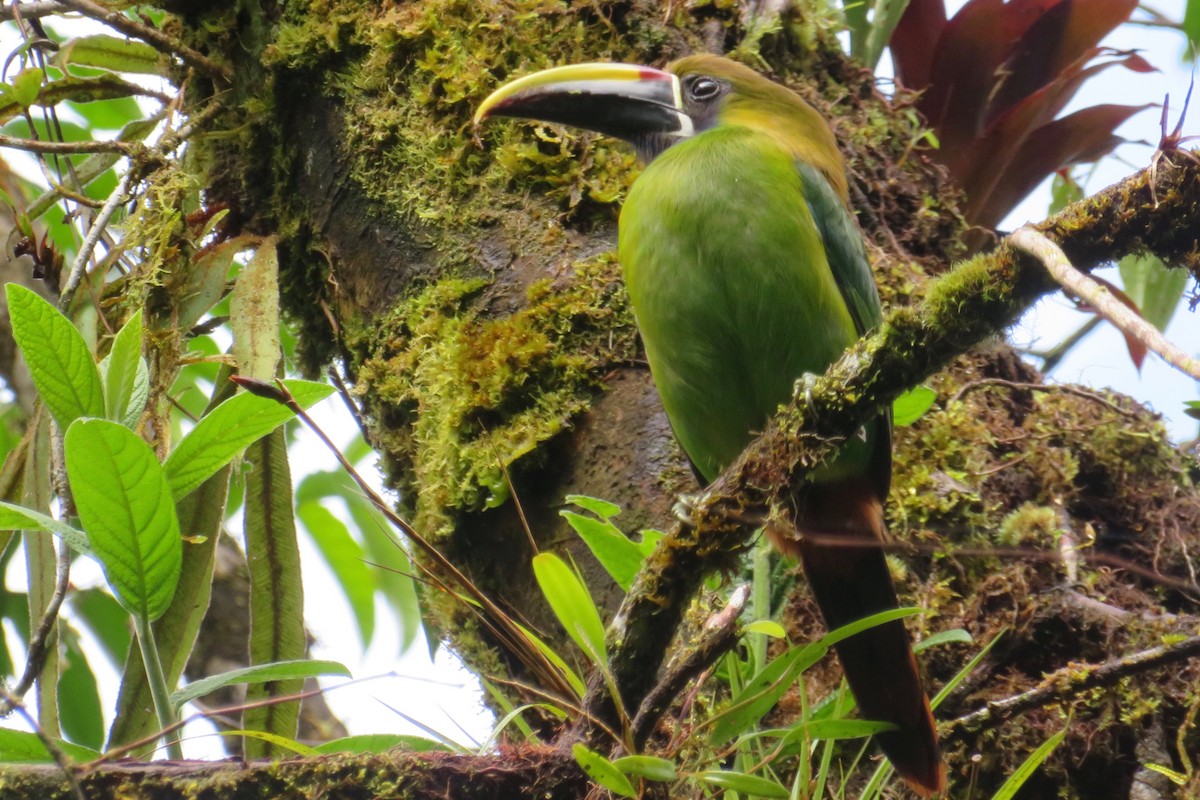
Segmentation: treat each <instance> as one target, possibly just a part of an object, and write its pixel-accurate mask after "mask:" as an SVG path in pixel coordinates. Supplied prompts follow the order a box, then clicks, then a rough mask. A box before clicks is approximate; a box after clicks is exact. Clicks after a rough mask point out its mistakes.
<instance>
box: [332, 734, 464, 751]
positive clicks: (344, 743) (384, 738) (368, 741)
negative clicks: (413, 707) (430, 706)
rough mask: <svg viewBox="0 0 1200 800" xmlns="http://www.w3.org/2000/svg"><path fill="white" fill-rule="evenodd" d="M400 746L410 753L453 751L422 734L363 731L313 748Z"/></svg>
mask: <svg viewBox="0 0 1200 800" xmlns="http://www.w3.org/2000/svg"><path fill="white" fill-rule="evenodd" d="M396 748H400V749H402V750H405V751H407V752H410V753H429V752H441V753H450V752H453V751H452V750H451V749H450V748H449V747H447V746H446V745H444V744H442V743H441V742H435V741H434V740H433V739H426V738H425V737H424V736H412V735H409V734H403V733H364V734H359V735H358V736H343V737H342V738H341V739H334V740H333V741H329V742H323V743H321V744H319V745H317V746H316V747H314V748H313V750H315V751H316V752H318V753H323V754H328V753H386V752H387V751H388V750H394V749H396Z"/></svg>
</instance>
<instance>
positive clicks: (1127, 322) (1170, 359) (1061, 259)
mask: <svg viewBox="0 0 1200 800" xmlns="http://www.w3.org/2000/svg"><path fill="white" fill-rule="evenodd" d="M1008 241H1009V243H1010V244H1011V245H1012V246H1013V247H1015V248H1016V249H1018V250H1020V251H1022V252H1024V253H1028V254H1029V255H1031V256H1033V257H1034V258H1036V259H1037V260H1038V261H1040V262H1042V264H1043V265H1044V266H1045V267H1046V271H1047V272H1049V273H1050V274H1051V275H1052V276H1053V277H1054V280H1056V281H1057V282H1058V284H1059V285H1060V286H1062V287H1063V288H1064V289H1066V290H1068V291H1070V292H1071V293H1072V294H1074V295H1076V296H1077V297H1079V298H1081V299H1083V300H1084V301H1086V302H1087V304H1088V305H1090V306H1091V307H1092V308H1094V309H1096V312H1097V313H1098V314H1100V316H1102V317H1104V318H1105V319H1106V320H1108V321H1109V322H1111V323H1112V324H1113V325H1115V326H1116V327H1117V328H1118V329H1119V330H1120V331H1121V332H1122V333H1124V334H1126V335H1128V336H1132V337H1133V338H1134V339H1136V340H1137V341H1138V342H1140V343H1142V344H1143V345H1145V346H1146V348H1147V349H1148V350H1151V351H1153V352H1155V353H1157V354H1158V355H1159V356H1160V357H1161V358H1162V359H1163V360H1164V361H1166V362H1167V363H1168V364H1170V365H1171V366H1173V367H1175V368H1176V369H1178V370H1179V371H1180V372H1183V373H1184V374H1186V375H1189V376H1191V377H1192V378H1195V379H1196V380H1200V360H1197V359H1195V358H1192V357H1191V356H1189V355H1188V354H1187V353H1185V352H1183V350H1181V349H1179V347H1177V346H1176V345H1175V344H1173V343H1171V342H1170V341H1168V340H1167V338H1166V337H1165V336H1163V335H1162V333H1161V332H1160V331H1159V330H1158V329H1157V328H1155V327H1154V326H1153V325H1151V324H1150V323H1149V322H1146V320H1144V319H1142V318H1141V317H1140V316H1138V315H1137V314H1135V313H1134V312H1133V311H1132V310H1131V309H1129V308H1128V307H1127V306H1125V305H1124V304H1123V303H1121V302H1119V301H1118V300H1117V299H1116V298H1114V297H1113V295H1112V292H1110V291H1109V290H1108V289H1107V288H1105V287H1104V286H1102V285H1101V284H1100V283H1098V282H1097V281H1096V280H1094V279H1093V278H1090V277H1088V276H1087V275H1085V274H1084V273H1082V272H1080V271H1079V270H1077V269H1075V267H1074V266H1072V265H1071V262H1070V261H1069V260H1068V259H1067V256H1066V254H1065V253H1063V251H1062V249H1061V248H1060V247H1059V246H1058V245H1056V244H1055V243H1054V242H1052V241H1050V239H1049V238H1047V237H1046V236H1045V235H1044V234H1042V233H1041V232H1039V231H1037V230H1035V229H1033V228H1030V227H1029V226H1025V227H1023V228H1020V229H1019V230H1017V231H1015V232H1014V233H1013V234H1012V236H1010V237H1009V239H1008Z"/></svg>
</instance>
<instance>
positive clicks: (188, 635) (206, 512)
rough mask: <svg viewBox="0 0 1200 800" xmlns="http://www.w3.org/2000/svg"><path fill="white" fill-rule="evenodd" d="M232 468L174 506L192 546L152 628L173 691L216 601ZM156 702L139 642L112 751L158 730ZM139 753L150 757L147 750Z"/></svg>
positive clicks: (222, 383) (216, 394) (221, 377)
mask: <svg viewBox="0 0 1200 800" xmlns="http://www.w3.org/2000/svg"><path fill="white" fill-rule="evenodd" d="M229 374H230V370H229V368H228V367H222V369H221V370H220V371H218V373H217V374H216V375H215V376H214V379H213V388H212V395H211V397H210V398H209V400H208V407H209V408H215V407H216V406H217V405H219V404H220V403H221V402H222V401H223V400H225V399H228V398H229V397H231V396H233V393H234V392H235V391H236V386H235V385H234V384H233V383H232V382H230V380H229ZM231 472H232V467H229V466H225V467H224V468H222V469H220V470H218V471H217V473H216V474H215V475H213V476H212V477H211V478H209V479H208V480H206V481H205V482H204V483H203V484H201V486H200V488H198V489H197V490H196V491H194V492H191V493H189V494H188V496H187V497H185V498H183V499H182V500H179V501H177V502H176V514H177V515H178V517H179V529H180V531H181V532H182V534H183V535H184V536H185V537H188V538H190V539H191V540H192V541H189V542H187V543H186V544H184V547H183V569H182V571H181V572H180V573H179V586H178V588H177V589H176V590H175V596H174V597H173V598H171V605H170V606H169V607H168V608H167V611H166V613H164V614H163V615H162V616H161V617H159V618H158V620H157V621H156V622H155V623H154V639H155V641H156V642H157V643H158V655H159V660H160V661H161V662H162V665H163V672H164V673H166V679H167V680H166V682H167V685H168V686H170V687H175V686H178V685H179V678H180V676H181V675H182V674H183V669H184V666H185V665H186V663H187V659H188V655H189V654H190V653H191V652H192V649H193V646H194V645H195V642H196V637H197V634H198V632H199V630H200V623H201V621H202V620H203V618H204V614H205V611H206V610H207V609H208V607H209V600H210V598H211V596H212V581H213V571H214V566H215V563H216V551H217V545H218V540H219V539H220V537H221V531H222V526H223V525H224V522H225V506H226V503H227V500H228V497H229V485H230V480H229V476H230V473H231ZM153 702H154V700H153V697H152V696H151V694H150V685H149V684H148V683H147V679H146V670H145V668H144V666H143V663H142V651H141V649H140V648H139V647H138V643H137V641H136V640H135V641H133V643H132V644H131V646H130V648H129V655H128V657H127V658H126V659H125V663H124V669H123V671H122V674H121V691H120V695H119V696H118V697H117V714H116V718H115V719H114V720H113V723H112V727H111V728H110V729H109V746H110V747H113V746H117V745H126V744H129V743H131V742H137V741H142V740H145V739H147V737H149V736H150V734H152V733H153V732H154V731H155V730H157V721H156V720H155V719H154V715H152V714H147V713H145V709H147V708H151V707H152V704H153ZM135 753H136V754H137V755H141V756H146V757H148V756H149V752H148V751H147V750H146V749H145V748H143V749H139V750H136V751H135Z"/></svg>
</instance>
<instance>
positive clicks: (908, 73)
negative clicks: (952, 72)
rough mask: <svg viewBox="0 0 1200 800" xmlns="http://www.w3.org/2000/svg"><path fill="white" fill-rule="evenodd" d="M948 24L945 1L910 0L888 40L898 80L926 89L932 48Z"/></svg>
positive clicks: (931, 61)
mask: <svg viewBox="0 0 1200 800" xmlns="http://www.w3.org/2000/svg"><path fill="white" fill-rule="evenodd" d="M945 27H946V5H945V3H944V2H943V0H911V1H910V2H909V4H908V7H907V8H905V9H904V13H903V14H902V15H901V16H900V22H898V23H897V24H896V27H895V29H894V30H893V31H892V39H891V41H890V42H888V45H889V46H890V47H891V48H892V61H893V62H894V63H895V65H896V80H898V81H899V82H900V83H901V84H902V85H903V86H907V87H908V88H909V89H924V88H925V87H926V86H928V85H929V71H930V70H931V69H932V68H933V51H934V48H935V47H937V43H938V39H939V38H941V36H942V31H943V30H944V29H945Z"/></svg>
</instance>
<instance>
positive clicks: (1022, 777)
mask: <svg viewBox="0 0 1200 800" xmlns="http://www.w3.org/2000/svg"><path fill="white" fill-rule="evenodd" d="M1065 738H1067V729H1066V728H1063V729H1062V730H1061V731H1059V732H1058V733H1056V734H1054V735H1053V736H1051V737H1050V738H1049V739H1047V740H1046V741H1044V742H1042V743H1041V745H1039V746H1038V749H1036V750H1034V751H1033V752H1032V753H1030V754H1029V757H1028V758H1026V759H1025V760H1024V761H1023V762H1021V766H1019V767H1017V769H1016V771H1015V772H1013V774H1012V775H1009V776H1008V780H1006V781H1005V782H1004V783H1003V784H1002V785H1001V786H1000V788H999V789H997V790H996V793H995V794H994V795H992V800H1012V798H1013V797H1016V795H1017V792H1018V791H1019V790H1020V789H1021V787H1022V786H1024V785H1025V782H1026V781H1028V780H1029V779H1030V778H1032V777H1033V773H1034V772H1036V771H1037V768H1038V767H1040V766H1041V765H1042V762H1043V761H1045V760H1046V759H1047V758H1049V757H1050V754H1051V753H1053V752H1054V751H1055V750H1056V749H1057V748H1058V746H1059V745H1060V744H1062V742H1063V739H1065Z"/></svg>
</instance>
